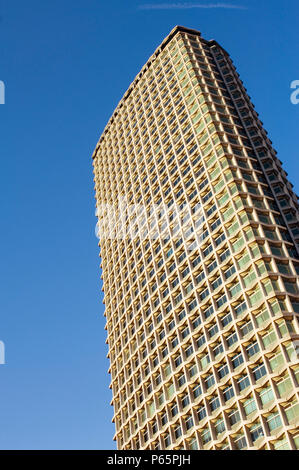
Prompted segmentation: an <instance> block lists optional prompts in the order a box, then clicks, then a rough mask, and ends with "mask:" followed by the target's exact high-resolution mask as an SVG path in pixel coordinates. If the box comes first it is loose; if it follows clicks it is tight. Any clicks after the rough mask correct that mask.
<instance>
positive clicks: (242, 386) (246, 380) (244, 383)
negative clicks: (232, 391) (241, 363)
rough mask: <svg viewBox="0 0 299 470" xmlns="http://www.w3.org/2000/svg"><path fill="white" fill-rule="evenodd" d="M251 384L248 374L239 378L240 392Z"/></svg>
mask: <svg viewBox="0 0 299 470" xmlns="http://www.w3.org/2000/svg"><path fill="white" fill-rule="evenodd" d="M249 385H250V380H249V377H248V375H245V376H244V377H241V378H240V379H238V387H239V390H240V392H242V391H243V390H245V389H246V388H247V387H249Z"/></svg>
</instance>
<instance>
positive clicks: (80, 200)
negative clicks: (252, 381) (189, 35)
mask: <svg viewBox="0 0 299 470" xmlns="http://www.w3.org/2000/svg"><path fill="white" fill-rule="evenodd" d="M145 3H147V4H149V3H150V4H151V5H152V6H151V7H148V8H147V9H145V8H143V9H142V8H140V5H144V4H145ZM161 3H164V4H167V5H168V7H169V5H170V4H172V5H173V4H174V3H175V4H176V7H175V8H174V7H169V8H165V7H163V8H157V5H161ZM178 3H179V2H170V1H167V0H164V1H163V2H162V1H160V2H157V1H154V0H153V1H147V2H145V1H144V2H141V1H139V2H138V1H136V0H130V1H124V0H123V1H121V0H110V1H109V2H104V1H101V0H72V1H71V0H51V1H45V2H41V1H40V0H27V1H26V2H24V1H21V0H18V1H17V0H2V1H0V17H1V20H0V80H2V81H4V83H5V85H6V103H5V105H0V122H1V124H0V154H1V160H0V161H1V171H0V183H1V216H2V230H1V248H0V249H1V269H0V281H1V292H2V293H1V296H0V340H2V341H3V342H4V343H5V346H6V364H5V365H0V423H1V424H0V448H1V449H113V448H114V447H115V445H114V442H113V440H112V438H113V434H114V426H113V425H112V424H111V418H112V407H111V406H110V400H111V393H110V390H109V381H110V379H109V376H108V373H107V370H108V361H107V359H106V354H107V345H106V344H105V340H106V333H105V331H104V324H105V321H104V318H103V305H102V293H101V284H100V271H99V257H98V251H99V250H98V247H97V239H96V237H95V235H94V226H95V223H96V220H95V216H94V210H95V203H94V191H93V180H92V179H93V176H92V165H91V154H92V151H93V149H94V147H95V145H96V143H97V140H98V138H99V136H100V133H101V131H102V129H103V127H104V126H105V124H106V122H107V120H108V119H109V117H110V115H111V114H112V112H113V109H114V108H115V106H116V105H117V103H118V101H119V100H120V98H121V97H122V95H123V93H124V92H125V90H126V88H127V87H128V85H129V83H130V82H131V81H132V80H133V79H134V77H135V75H136V74H137V73H138V72H139V70H140V68H141V67H142V65H143V64H144V63H145V62H146V60H147V59H148V57H149V56H150V55H151V54H152V52H153V51H154V49H155V48H156V47H157V46H158V44H159V43H160V42H161V41H162V40H163V38H164V37H165V36H166V35H167V34H168V33H169V31H170V30H171V29H172V28H173V27H174V26H175V25H176V24H181V25H184V26H187V27H191V28H195V29H199V30H200V31H201V32H202V34H203V36H204V37H206V38H208V39H212V38H213V39H216V40H218V41H219V42H220V43H221V44H222V45H223V47H224V48H226V49H227V50H228V51H229V53H230V54H231V56H232V58H233V60H234V62H235V65H236V66H237V68H238V71H239V73H240V75H241V78H242V79H243V81H244V83H245V86H246V87H247V89H248V92H249V94H250V96H251V98H252V100H253V102H254V104H255V106H256V109H257V111H258V112H259V114H260V117H261V120H262V121H263V122H264V124H265V127H266V129H267V130H268V132H269V136H270V138H271V140H272V141H273V143H274V146H275V148H276V149H277V150H278V156H279V158H280V159H281V160H282V161H283V163H284V168H285V169H286V171H287V172H288V173H289V174H290V179H291V181H292V183H293V184H294V186H295V190H296V191H297V192H299V191H298V187H299V177H298V172H297V168H298V122H299V121H298V117H299V105H297V106H295V105H292V104H291V102H290V94H291V90H290V83H291V82H292V81H293V80H299V69H298V49H299V47H298V46H299V30H298V19H299V5H298V2H297V0H286V1H284V2H283V1H282V0H280V1H277V0H267V1H266V0H258V1H257V0H250V1H249V0H228V1H227V2H226V1H225V0H223V1H222V2H221V3H225V4H230V5H232V6H236V5H237V6H239V7H244V8H224V7H221V8H220V7H219V3H220V2H217V1H213V2H211V1H208V0H204V1H202V2H200V1H197V2H193V4H195V3H196V4H197V5H199V4H204V5H211V4H212V5H216V4H218V7H213V8H199V7H197V8H192V9H191V8H182V7H180V8H178V6H177V4H178ZM182 3H184V2H181V4H182ZM185 3H186V2H185ZM190 3H192V2H190ZM185 6H186V5H185ZM154 7H156V8H154Z"/></svg>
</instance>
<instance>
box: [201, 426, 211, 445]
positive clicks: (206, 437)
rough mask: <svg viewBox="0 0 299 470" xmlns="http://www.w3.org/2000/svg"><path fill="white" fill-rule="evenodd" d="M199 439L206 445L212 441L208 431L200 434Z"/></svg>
mask: <svg viewBox="0 0 299 470" xmlns="http://www.w3.org/2000/svg"><path fill="white" fill-rule="evenodd" d="M201 438H202V442H203V444H207V443H208V442H210V441H211V440H212V437H211V433H210V430H209V429H204V430H203V431H202V433H201Z"/></svg>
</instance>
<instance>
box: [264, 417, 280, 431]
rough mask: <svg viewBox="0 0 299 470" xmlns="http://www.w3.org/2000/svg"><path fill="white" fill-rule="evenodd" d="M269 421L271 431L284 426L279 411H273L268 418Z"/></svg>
mask: <svg viewBox="0 0 299 470" xmlns="http://www.w3.org/2000/svg"><path fill="white" fill-rule="evenodd" d="M267 423H268V426H269V429H270V432H272V431H274V430H275V429H277V428H279V427H280V426H282V422H281V418H280V416H279V414H278V413H272V414H271V415H270V416H268V418H267Z"/></svg>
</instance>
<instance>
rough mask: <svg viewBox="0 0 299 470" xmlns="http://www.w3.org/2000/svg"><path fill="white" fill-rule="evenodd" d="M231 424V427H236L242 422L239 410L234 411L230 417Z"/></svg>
mask: <svg viewBox="0 0 299 470" xmlns="http://www.w3.org/2000/svg"><path fill="white" fill-rule="evenodd" d="M228 417H229V422H230V425H231V426H234V425H235V424H237V423H238V422H239V421H240V419H241V418H240V413H239V411H238V410H233V411H232V412H231V413H230V414H229V415H228Z"/></svg>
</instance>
